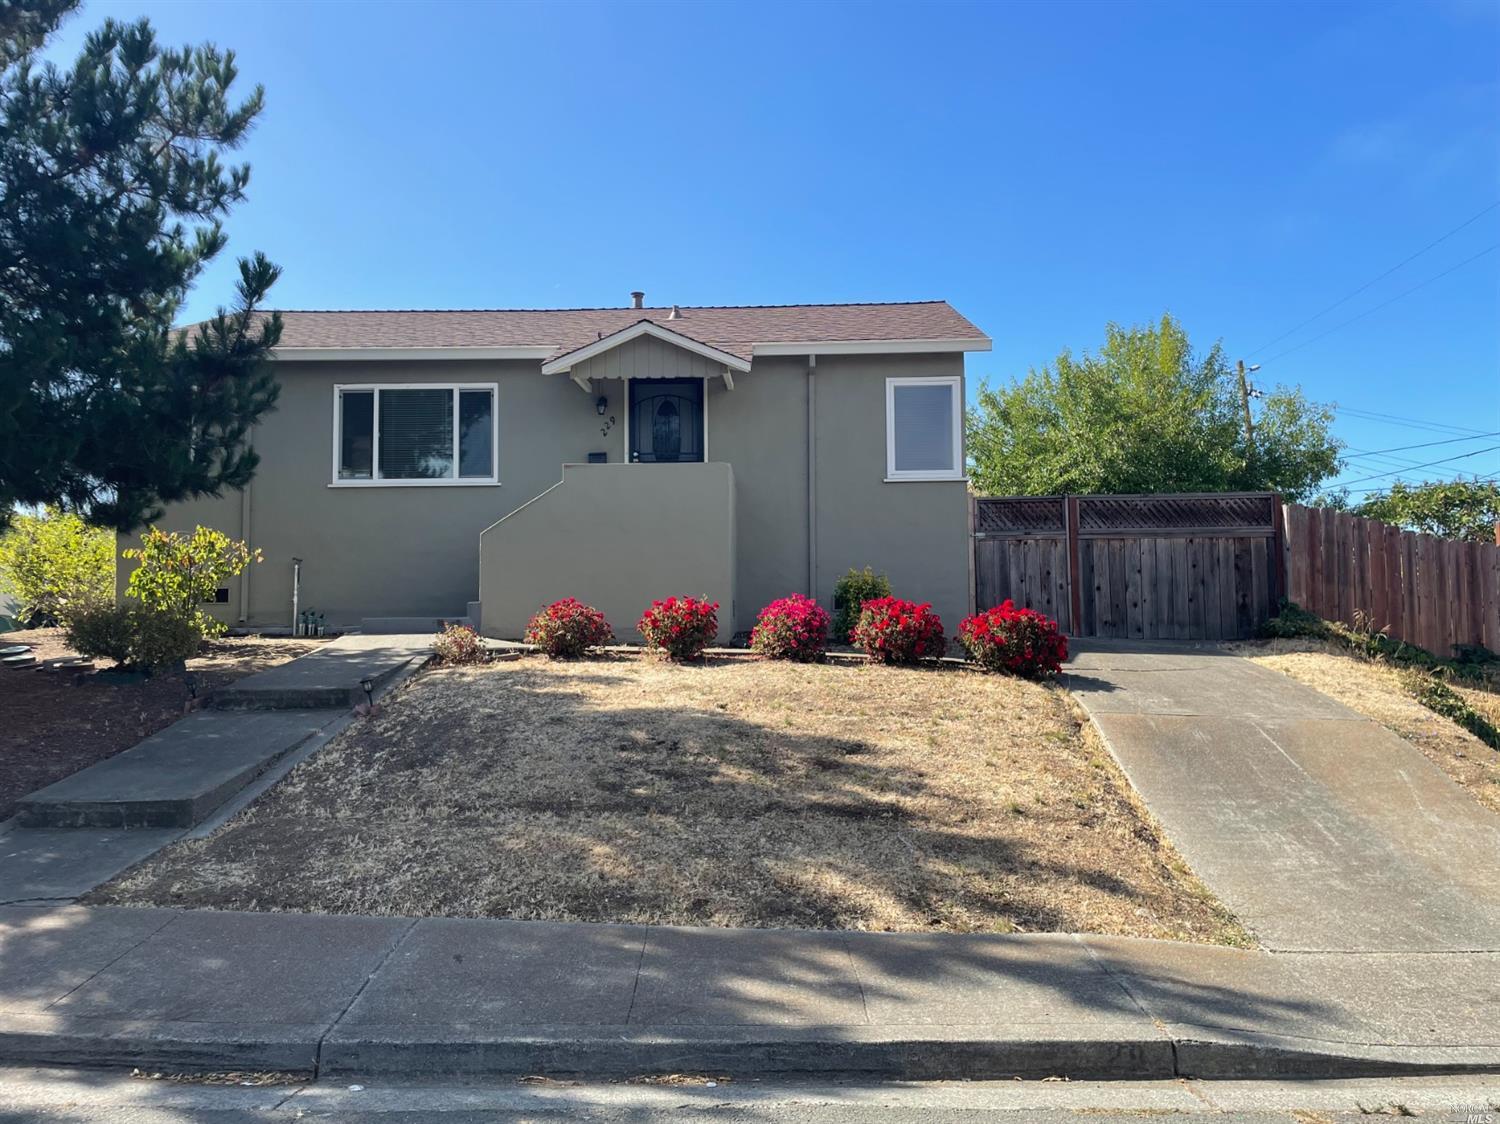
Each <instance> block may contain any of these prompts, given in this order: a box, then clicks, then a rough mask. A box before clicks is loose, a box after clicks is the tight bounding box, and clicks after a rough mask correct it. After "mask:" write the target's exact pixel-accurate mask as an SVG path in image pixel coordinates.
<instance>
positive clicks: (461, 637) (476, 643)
mask: <svg viewBox="0 0 1500 1124" xmlns="http://www.w3.org/2000/svg"><path fill="white" fill-rule="evenodd" d="M432 650H433V653H434V654H435V655H436V656H437V658H438V661H439V662H441V663H452V664H460V663H484V661H485V660H487V659H488V658H489V653H488V652H486V651H485V650H484V642H483V641H481V640H480V639H479V633H477V632H475V631H474V630H473V629H472V628H470V627H469V626H468V625H466V624H450V625H447V626H446V627H444V629H443V631H441V632H439V633H438V634H437V635H436V636H434V637H433V638H432Z"/></svg>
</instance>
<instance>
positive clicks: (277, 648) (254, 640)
mask: <svg viewBox="0 0 1500 1124" xmlns="http://www.w3.org/2000/svg"><path fill="white" fill-rule="evenodd" d="M320 643H323V641H321V640H293V639H290V638H287V639H274V638H267V637H258V636H244V637H232V638H225V639H222V640H215V641H212V642H210V643H208V644H205V645H204V646H203V651H202V653H201V654H199V655H198V656H196V657H194V658H193V659H191V660H189V661H188V664H187V667H188V671H189V672H190V673H192V674H193V675H194V676H196V678H197V684H198V693H199V695H204V694H206V693H208V692H209V691H211V690H213V688H215V687H219V686H223V685H224V684H225V683H230V682H233V681H234V680H236V679H242V678H244V677H245V676H247V675H252V674H254V673H255V672H257V671H264V670H265V669H266V668H268V667H275V666H276V665H277V664H280V663H286V662H287V660H290V659H295V658H296V657H297V656H300V655H302V654H303V653H304V652H307V651H308V650H309V649H310V648H313V647H315V646H316V645H318V644H320ZM0 644H6V645H9V644H30V645H32V646H33V647H34V648H35V651H36V657H37V660H38V661H41V660H49V659H55V658H57V657H60V656H70V655H73V654H74V653H73V652H72V650H71V649H69V648H68V645H67V641H66V640H64V639H63V634H62V630H61V629H56V628H36V629H27V630H25V631H22V632H6V633H0ZM190 697H191V696H190V693H189V691H188V687H187V684H186V682H185V681H184V680H183V678H182V676H181V675H163V676H156V677H154V678H151V679H147V680H146V681H144V682H141V683H109V682H107V681H102V680H100V679H99V677H98V676H97V675H95V674H93V673H90V672H79V671H77V670H76V669H72V670H68V669H60V670H57V671H40V670H37V669H34V668H23V669H21V670H18V671H0V820H3V819H5V818H7V817H8V816H9V815H10V814H11V813H12V812H13V811H14V810H15V802H16V800H18V799H19V798H20V797H22V796H25V795H26V794H27V793H30V792H35V791H36V790H37V789H39V788H42V787H44V786H46V785H49V784H51V783H52V782H53V781H57V780H61V779H62V778H63V777H66V776H68V775H70V774H72V773H76V772H77V771H78V770H79V769H82V768H84V767H86V766H88V765H92V764H94V763H95V762H96V761H102V760H104V758H106V757H113V756H114V755H115V754H117V753H119V752H120V751H121V750H125V749H129V748H130V747H131V746H133V745H136V744H137V743H139V742H140V741H141V739H143V738H145V737H148V736H149V735H151V734H154V733H156V731H157V730H160V729H162V728H163V727H164V726H169V725H171V724H172V723H173V722H175V721H177V719H179V718H181V717H182V715H183V708H184V705H185V704H186V703H187V701H188V699H189V698H190Z"/></svg>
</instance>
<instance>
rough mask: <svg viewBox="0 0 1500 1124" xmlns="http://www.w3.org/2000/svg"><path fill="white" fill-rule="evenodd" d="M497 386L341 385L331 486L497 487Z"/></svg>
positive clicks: (336, 407)
mask: <svg viewBox="0 0 1500 1124" xmlns="http://www.w3.org/2000/svg"><path fill="white" fill-rule="evenodd" d="M495 390H496V386H495V384H494V383H487V384H481V385H458V386H444V385H432V384H430V383H420V384H407V385H397V384H392V385H382V386H364V385H361V386H338V387H335V388H334V392H333V393H334V402H333V427H334V434H333V456H334V463H333V483H334V484H339V485H361V484H363V485H371V484H495V483H498V482H499V476H498V469H497V466H496V463H495V446H496V443H497V441H496V435H497V430H496V416H495Z"/></svg>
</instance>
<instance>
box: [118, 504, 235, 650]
mask: <svg viewBox="0 0 1500 1124" xmlns="http://www.w3.org/2000/svg"><path fill="white" fill-rule="evenodd" d="M125 557H126V558H135V559H138V560H139V562H140V565H138V566H137V567H136V568H135V570H134V572H133V573H131V575H130V585H129V587H128V589H127V592H128V593H129V594H130V596H131V597H133V598H135V599H136V600H137V601H139V602H140V603H141V605H142V607H143V608H146V609H150V610H153V611H154V612H156V613H158V614H161V615H163V616H168V617H172V618H173V619H176V620H180V621H186V622H190V623H192V624H193V625H194V626H195V627H196V628H197V630H198V636H199V637H200V638H202V637H206V636H218V635H219V634H220V633H222V632H223V631H224V627H225V626H224V625H223V624H221V623H220V622H219V621H216V620H214V618H213V617H211V616H209V615H208V614H207V613H205V612H204V611H203V604H204V602H211V601H213V599H214V591H215V590H217V589H218V588H219V586H221V585H223V584H224V583H225V582H226V581H228V580H229V579H230V578H233V577H236V576H237V575H238V574H239V573H240V572H241V571H242V570H244V568H245V567H246V566H248V565H250V564H251V563H252V562H259V561H260V560H261V553H260V551H258V550H251V549H250V548H249V547H248V546H246V545H245V544H244V543H242V542H239V541H238V540H236V539H231V538H230V537H229V536H228V535H226V534H224V533H223V532H222V531H215V530H214V529H213V528H211V527H197V528H195V529H194V530H193V533H192V534H191V535H181V534H178V533H177V532H176V531H162V530H158V529H157V528H155V527H151V528H148V529H147V530H146V533H145V534H143V535H142V536H141V545H140V546H139V547H137V548H134V549H131V550H127V551H125Z"/></svg>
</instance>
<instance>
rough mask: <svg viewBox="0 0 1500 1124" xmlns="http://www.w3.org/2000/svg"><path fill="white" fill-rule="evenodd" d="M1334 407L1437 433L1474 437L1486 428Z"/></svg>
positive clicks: (1350, 414) (1343, 412)
mask: <svg viewBox="0 0 1500 1124" xmlns="http://www.w3.org/2000/svg"><path fill="white" fill-rule="evenodd" d="M1333 408H1334V410H1336V411H1337V412H1338V413H1341V414H1348V415H1349V416H1350V417H1354V418H1366V419H1369V420H1372V421H1383V422H1389V423H1390V424H1392V425H1401V426H1405V427H1406V428H1407V429H1425V430H1429V431H1432V432H1435V433H1462V434H1469V435H1471V436H1474V437H1483V436H1484V430H1482V429H1469V428H1468V427H1467V426H1462V425H1449V424H1448V423H1447V422H1433V421H1421V420H1419V419H1417V418H1403V417H1401V416H1399V415H1397V414H1381V413H1376V412H1375V411H1374V410H1356V409H1355V408H1354V407H1353V406H1340V405H1339V404H1338V403H1337V402H1335V403H1333Z"/></svg>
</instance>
